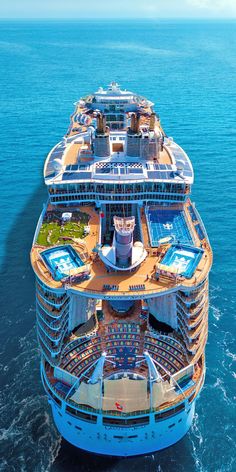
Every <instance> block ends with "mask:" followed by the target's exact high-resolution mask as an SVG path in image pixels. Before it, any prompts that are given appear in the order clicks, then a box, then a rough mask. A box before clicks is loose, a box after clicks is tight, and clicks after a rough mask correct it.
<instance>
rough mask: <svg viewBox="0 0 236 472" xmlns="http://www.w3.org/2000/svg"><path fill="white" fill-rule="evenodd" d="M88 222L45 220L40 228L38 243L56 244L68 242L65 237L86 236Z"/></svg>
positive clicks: (41, 244)
mask: <svg viewBox="0 0 236 472" xmlns="http://www.w3.org/2000/svg"><path fill="white" fill-rule="evenodd" d="M87 222H88V219H87V221H86V222H81V221H80V222H78V223H73V222H68V223H64V224H62V225H60V224H58V223H57V222H54V221H51V222H49V223H47V222H44V223H43V224H42V226H41V228H40V231H39V234H38V239H37V244H39V245H40V246H53V245H55V244H68V241H67V240H65V239H63V237H66V238H80V239H81V238H83V237H84V226H85V225H86V224H87Z"/></svg>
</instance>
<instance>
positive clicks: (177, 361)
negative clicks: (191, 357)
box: [145, 334, 186, 374]
mask: <svg viewBox="0 0 236 472" xmlns="http://www.w3.org/2000/svg"><path fill="white" fill-rule="evenodd" d="M145 349H147V350H148V351H149V352H150V354H151V356H152V357H153V359H154V360H156V361H157V362H158V364H160V367H161V366H162V367H164V369H165V370H167V371H168V372H170V373H171V374H174V373H175V372H177V371H178V370H180V369H182V368H183V367H184V366H185V365H186V356H185V354H184V352H183V350H182V348H181V346H180V344H179V343H178V342H177V341H176V340H175V339H174V338H171V337H170V336H160V337H158V338H157V337H154V336H151V335H150V334H146V336H145Z"/></svg>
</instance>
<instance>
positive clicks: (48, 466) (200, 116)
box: [0, 21, 236, 472]
mask: <svg viewBox="0 0 236 472" xmlns="http://www.w3.org/2000/svg"><path fill="white" fill-rule="evenodd" d="M0 67H1V74H0V90H1V94H0V118H1V127H0V135H1V152H0V159H1V231H0V238H1V246H0V247H1V253H0V255H1V258H2V271H1V288H0V290H1V291H0V293H1V324H0V340H1V348H0V352H1V387H2V389H1V394H0V395H1V397H0V398H1V407H0V408H1V409H0V413H1V414H0V423H1V425H0V426H1V430H0V438H1V446H0V448H1V456H3V457H4V462H3V463H2V466H1V470H3V471H4V472H5V471H7V472H8V471H9V472H13V471H17V472H18V471H22V472H23V471H27V472H28V471H30V472H31V471H37V472H38V471H52V472H64V471H67V472H68V471H69V472H70V471H72V472H74V471H80V472H85V471H86V472H87V471H94V470H96V471H99V472H101V471H107V472H108V471H109V472H110V471H111V472H121V471H122V472H123V471H126V470H129V471H130V472H132V471H135V472H138V471H140V472H141V471H142V472H143V471H145V472H147V471H148V472H149V471H158V472H176V471H178V472H179V471H180V472H181V471H184V472H189V471H194V472H195V471H196V472H199V471H201V472H202V471H204V472H216V471H217V472H219V471H220V472H226V471H227V472H229V471H233V470H235V468H236V466H235V463H234V462H233V460H234V457H233V454H234V453H233V448H234V440H235V436H234V434H235V433H234V429H233V413H234V412H235V410H234V403H233V399H234V395H235V393H234V385H235V383H234V382H235V369H234V362H235V301H236V295H235V285H236V282H235V280H236V278H235V271H234V268H235V261H234V258H233V248H234V247H235V238H234V235H235V221H236V215H235V202H234V195H235V177H234V170H235V144H236V125H235V105H236V81H235V73H236V23H235V22H227V23H224V22H212V23H209V22H141V21H139V22H128V21H126V22H123V23H121V22H118V21H117V22H115V21H113V22H104V23H102V22H100V23H97V22H88V21H83V22H63V21H61V22H56V21H54V22H45V23H40V22H33V23H30V22H28V23H24V22H2V23H1V28H0ZM111 80H117V81H118V82H120V84H121V85H122V86H124V87H127V88H129V89H131V90H134V91H136V92H139V93H141V94H143V95H146V96H148V97H149V98H150V99H151V100H153V101H155V102H156V110H157V112H159V114H160V116H161V118H162V124H163V126H164V128H165V131H166V133H167V134H168V135H170V136H173V137H174V138H175V140H176V141H177V142H178V143H179V144H180V145H182V146H183V147H184V149H185V150H186V151H187V152H188V153H189V156H190V158H191V160H192V163H193V165H194V169H195V186H194V190H193V200H194V201H196V202H197V207H198V209H199V210H200V213H201V216H202V218H203V220H204V222H205V224H206V227H207V231H208V234H209V237H210V240H211V243H212V246H213V250H214V267H213V269H212V273H211V298H210V313H209V342H208V345H207V350H206V354H207V375H206V383H205V387H204V389H203V391H202V394H201V397H200V399H199V401H198V403H197V410H196V416H195V419H194V423H193V427H192V429H191V431H190V432H189V434H188V435H187V436H186V437H185V438H184V439H183V440H182V441H181V442H180V443H178V444H176V445H175V446H173V447H171V448H170V449H168V450H166V451H162V452H160V453H157V454H154V455H151V456H146V457H141V458H136V459H129V460H118V459H116V460H112V459H103V458H99V457H93V456H90V455H88V454H85V453H83V452H80V451H76V450H75V449H74V448H73V447H71V446H69V445H68V444H67V443H66V442H65V441H61V439H60V437H59V435H58V433H57V431H56V430H55V428H54V426H53V423H52V419H51V415H50V409H49V405H48V404H47V400H46V396H45V395H44V392H43V389H42V386H41V382H40V376H39V352H38V348H37V340H36V333H35V307H34V302H35V294H34V277H33V274H32V270H31V268H30V263H29V256H28V253H29V250H30V245H31V241H32V239H33V233H34V229H35V226H36V222H37V219H38V216H39V213H40V211H41V209H42V205H43V202H44V201H45V198H46V191H45V189H44V186H43V181H42V168H43V162H44V159H45V156H46V154H47V152H48V151H49V150H50V148H51V147H52V146H53V145H54V144H55V143H56V142H57V141H59V139H60V138H61V137H62V135H63V134H64V133H65V131H66V129H67V126H68V119H69V115H70V113H71V112H72V110H73V102H74V101H75V100H77V99H78V98H79V97H80V96H81V95H83V94H85V93H87V92H90V91H93V90H95V89H97V87H98V86H99V85H106V84H107V83H109V82H110V81H111Z"/></svg>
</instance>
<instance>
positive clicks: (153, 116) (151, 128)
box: [149, 113, 156, 131]
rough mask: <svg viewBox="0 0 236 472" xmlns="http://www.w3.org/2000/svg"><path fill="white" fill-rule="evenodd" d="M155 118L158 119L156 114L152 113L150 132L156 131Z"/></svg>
mask: <svg viewBox="0 0 236 472" xmlns="http://www.w3.org/2000/svg"><path fill="white" fill-rule="evenodd" d="M155 118H156V115H155V113H152V114H151V116H150V124H149V129H150V131H154V128H155V121H156V120H155Z"/></svg>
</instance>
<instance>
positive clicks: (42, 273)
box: [31, 201, 212, 299]
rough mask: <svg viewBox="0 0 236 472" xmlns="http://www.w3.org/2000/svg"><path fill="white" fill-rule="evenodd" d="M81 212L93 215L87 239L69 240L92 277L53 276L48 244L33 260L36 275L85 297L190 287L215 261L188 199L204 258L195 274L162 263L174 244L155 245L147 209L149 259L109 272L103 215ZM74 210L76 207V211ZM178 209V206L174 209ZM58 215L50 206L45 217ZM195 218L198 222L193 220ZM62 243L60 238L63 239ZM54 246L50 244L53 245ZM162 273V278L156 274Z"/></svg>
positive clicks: (36, 249)
mask: <svg viewBox="0 0 236 472" xmlns="http://www.w3.org/2000/svg"><path fill="white" fill-rule="evenodd" d="M78 210H79V211H81V212H83V213H84V214H87V216H88V217H89V227H90V231H89V234H87V235H86V236H85V237H84V238H83V239H78V238H73V237H70V238H66V242H67V243H70V244H71V245H72V246H73V248H74V249H75V250H76V251H77V252H78V254H79V255H80V257H81V259H82V260H83V261H84V262H85V264H86V267H87V266H89V272H90V277H89V278H85V279H84V280H81V279H80V280H79V282H78V283H77V282H76V281H74V282H73V283H72V282H71V280H69V279H68V280H67V281H66V282H65V281H56V280H54V278H53V277H52V274H51V272H50V270H49V269H48V268H47V266H46V265H45V264H44V263H43V260H42V257H41V252H42V251H43V250H44V249H45V247H44V246H42V245H39V244H37V241H36V243H35V244H34V246H33V248H32V252H31V260H32V265H33V269H34V271H35V273H36V275H37V276H38V277H39V278H40V279H41V280H42V281H43V282H44V283H45V284H46V285H48V286H50V287H52V288H56V289H60V288H63V287H64V286H65V284H66V286H67V288H70V289H72V290H75V291H78V292H81V294H84V295H85V296H91V297H94V298H103V299H106V298H112V299H115V298H125V297H127V298H133V299H138V298H140V297H144V298H148V297H153V296H155V295H157V294H160V293H165V292H166V293H169V292H172V291H175V290H178V289H180V288H181V287H185V288H186V289H187V288H190V287H194V286H197V285H199V284H200V283H201V282H202V281H203V280H204V279H205V278H206V276H207V275H208V272H209V270H210V268H211V264H212V253H211V249H210V246H209V242H208V240H207V236H206V234H205V232H204V228H203V227H202V223H201V222H199V220H198V219H197V217H196V213H194V215H195V217H194V218H193V216H191V214H192V213H191V212H192V211H193V207H192V204H191V202H190V201H188V202H187V203H186V204H185V205H184V206H183V207H182V212H184V219H185V223H186V227H187V230H188V232H189V234H191V238H192V240H193V242H192V245H193V247H196V248H200V249H201V251H202V257H201V259H200V260H199V261H198V263H197V265H196V268H195V270H194V272H193V274H192V276H191V277H189V278H188V277H187V276H184V274H180V273H178V271H177V273H176V271H175V270H173V268H169V270H168V267H164V268H163V266H162V261H163V259H164V258H165V255H166V254H167V252H168V249H169V248H170V247H171V243H168V244H161V245H160V246H159V247H152V245H151V243H152V241H151V240H150V231H149V229H150V228H149V226H148V222H147V216H146V213H145V211H144V209H141V215H140V221H141V230H142V236H143V245H144V248H145V250H146V251H147V256H146V258H145V260H143V262H142V263H141V264H140V265H139V266H138V267H137V268H136V269H135V270H134V271H132V272H125V273H124V272H117V271H115V270H114V271H110V272H108V271H107V268H106V266H105V264H104V262H103V261H102V260H101V258H100V256H99V251H100V243H101V241H100V236H99V235H100V221H101V217H100V215H99V213H98V212H96V211H95V209H94V207H93V206H91V207H88V206H86V207H81V208H79V209H78ZM72 211H73V210H72ZM170 211H171V210H170V209H169V207H167V208H164V207H162V212H163V214H165V212H166V215H167V219H168V218H169V214H170ZM173 211H177V209H173ZM50 218H54V221H55V219H56V218H58V221H59V219H60V218H59V215H58V214H56V213H55V210H54V209H52V208H51V207H49V208H48V210H47V213H46V216H45V219H46V220H48V221H50ZM193 219H195V221H193ZM59 242H60V241H59ZM49 246H50V244H49ZM157 273H158V274H159V278H157V277H156V274H157Z"/></svg>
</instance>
